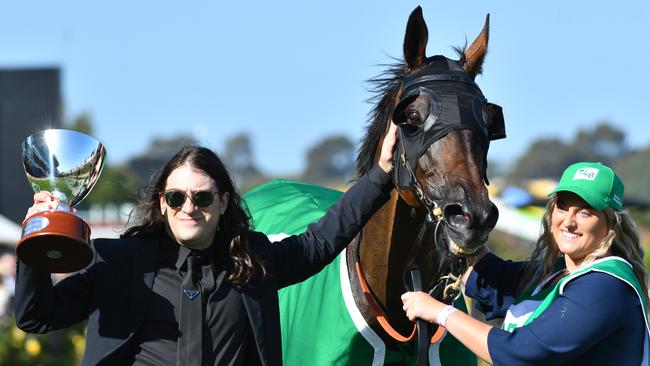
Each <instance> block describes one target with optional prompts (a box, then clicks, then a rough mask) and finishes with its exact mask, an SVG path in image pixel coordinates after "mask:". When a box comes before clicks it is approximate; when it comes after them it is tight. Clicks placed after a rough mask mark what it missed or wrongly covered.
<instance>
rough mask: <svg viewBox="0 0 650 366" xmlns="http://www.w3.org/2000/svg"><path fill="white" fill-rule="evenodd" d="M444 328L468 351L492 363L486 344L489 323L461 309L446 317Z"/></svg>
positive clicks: (490, 327)
mask: <svg viewBox="0 0 650 366" xmlns="http://www.w3.org/2000/svg"><path fill="white" fill-rule="evenodd" d="M446 329H447V331H448V332H449V333H451V334H452V335H453V336H454V337H455V338H456V339H458V340H459V341H460V342H461V343H462V344H464V345H465V346H466V347H467V348H469V350H470V351H472V352H474V353H475V354H476V355H477V356H478V357H480V358H481V359H483V360H484V361H486V362H488V363H489V364H492V358H491V357H490V352H489V350H488V344H487V337H488V333H489V332H490V329H492V326H491V325H489V324H486V323H483V322H482V321H480V320H477V319H474V318H472V317H471V316H469V315H467V314H465V313H463V312H462V311H455V312H453V313H452V314H451V315H449V317H448V318H447V323H446Z"/></svg>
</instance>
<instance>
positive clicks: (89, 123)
mask: <svg viewBox="0 0 650 366" xmlns="http://www.w3.org/2000/svg"><path fill="white" fill-rule="evenodd" d="M68 128H69V129H71V130H75V131H79V132H83V133H85V134H86V135H90V136H93V132H94V129H93V120H92V116H91V115H90V113H88V112H83V113H81V114H80V115H78V116H76V117H75V118H74V119H73V120H72V121H70V123H69V126H68Z"/></svg>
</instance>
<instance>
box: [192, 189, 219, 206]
mask: <svg viewBox="0 0 650 366" xmlns="http://www.w3.org/2000/svg"><path fill="white" fill-rule="evenodd" d="M192 198H193V200H194V203H196V205H197V206H199V207H201V208H206V207H209V206H210V205H211V204H212V201H213V200H214V193H212V192H208V191H200V192H195V193H194V194H193V197H192Z"/></svg>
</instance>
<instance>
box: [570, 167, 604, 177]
mask: <svg viewBox="0 0 650 366" xmlns="http://www.w3.org/2000/svg"><path fill="white" fill-rule="evenodd" d="M597 175H598V169H596V168H580V169H578V171H576V174H575V175H574V176H573V180H595V179H596V176H597Z"/></svg>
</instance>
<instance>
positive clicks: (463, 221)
mask: <svg viewBox="0 0 650 366" xmlns="http://www.w3.org/2000/svg"><path fill="white" fill-rule="evenodd" d="M444 216H445V220H446V221H447V223H448V224H449V225H452V226H455V227H466V226H469V224H470V221H471V219H470V217H469V215H468V214H466V213H465V212H464V211H463V207H462V206H461V205H459V204H450V205H447V206H445V211H444Z"/></svg>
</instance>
